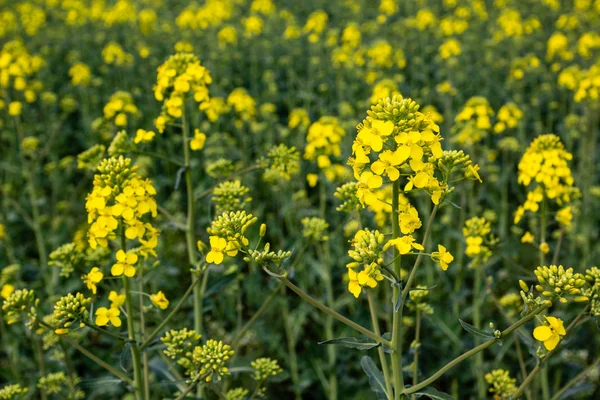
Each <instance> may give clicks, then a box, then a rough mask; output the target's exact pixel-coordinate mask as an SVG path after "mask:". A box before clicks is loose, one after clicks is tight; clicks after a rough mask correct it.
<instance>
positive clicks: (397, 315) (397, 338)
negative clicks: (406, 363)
mask: <svg viewBox="0 0 600 400" xmlns="http://www.w3.org/2000/svg"><path fill="white" fill-rule="evenodd" d="M399 195H400V183H399V182H398V181H395V182H394V184H393V185H392V239H396V238H398V237H400V221H399V213H398V207H399V204H398V200H399V199H398V196H399ZM418 257H420V256H418ZM418 259H419V258H417V260H418ZM400 268H401V259H400V253H399V251H398V249H397V248H396V247H394V273H395V274H396V276H400ZM409 279H410V278H409ZM413 279H414V277H413ZM393 296H394V298H393V303H394V310H395V311H394V314H393V319H392V347H391V348H392V350H393V353H392V373H393V375H394V399H395V400H399V399H400V393H402V391H403V390H404V376H403V373H402V326H401V325H402V308H403V307H402V304H398V301H401V300H400V286H398V285H394V286H393Z"/></svg>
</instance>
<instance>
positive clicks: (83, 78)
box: [69, 62, 92, 87]
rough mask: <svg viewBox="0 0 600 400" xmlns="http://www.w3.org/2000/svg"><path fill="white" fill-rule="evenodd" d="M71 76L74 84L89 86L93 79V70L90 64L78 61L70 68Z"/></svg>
mask: <svg viewBox="0 0 600 400" xmlns="http://www.w3.org/2000/svg"><path fill="white" fill-rule="evenodd" d="M69 76H70V77H71V83H72V84H73V86H83V87H85V86H88V85H89V84H90V81H91V79H92V71H91V69H90V67H89V65H87V64H85V63H82V62H78V63H75V64H73V65H72V66H71V68H69Z"/></svg>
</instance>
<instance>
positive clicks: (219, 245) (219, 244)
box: [206, 236, 227, 264]
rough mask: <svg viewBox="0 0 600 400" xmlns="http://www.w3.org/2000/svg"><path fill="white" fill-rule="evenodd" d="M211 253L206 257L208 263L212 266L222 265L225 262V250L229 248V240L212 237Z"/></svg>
mask: <svg viewBox="0 0 600 400" xmlns="http://www.w3.org/2000/svg"><path fill="white" fill-rule="evenodd" d="M209 240H210V252H209V253H208V254H207V255H206V262H207V263H212V264H221V263H222V262H223V258H224V255H223V253H224V252H225V249H226V248H227V240H225V239H224V238H222V237H218V236H211V237H210V238H209Z"/></svg>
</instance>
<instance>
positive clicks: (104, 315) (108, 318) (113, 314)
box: [96, 307, 121, 328]
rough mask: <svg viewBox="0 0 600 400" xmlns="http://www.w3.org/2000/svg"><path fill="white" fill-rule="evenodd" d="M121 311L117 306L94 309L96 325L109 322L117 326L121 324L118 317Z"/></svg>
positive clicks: (103, 324) (104, 324)
mask: <svg viewBox="0 0 600 400" xmlns="http://www.w3.org/2000/svg"><path fill="white" fill-rule="evenodd" d="M119 315H121V311H119V309H118V308H115V307H111V308H106V307H100V308H99V309H97V310H96V325H98V326H106V325H108V323H109V322H110V323H111V324H113V325H114V326H116V327H117V328H118V327H120V326H121V319H120V318H119Z"/></svg>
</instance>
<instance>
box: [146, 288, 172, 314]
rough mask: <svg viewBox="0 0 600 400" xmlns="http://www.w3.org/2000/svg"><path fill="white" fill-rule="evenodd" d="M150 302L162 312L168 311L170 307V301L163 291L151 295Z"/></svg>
mask: <svg viewBox="0 0 600 400" xmlns="http://www.w3.org/2000/svg"><path fill="white" fill-rule="evenodd" d="M150 301H151V302H152V304H154V305H155V306H156V307H158V308H160V309H161V310H166V309H167V307H169V300H168V299H167V296H165V294H164V293H163V291H162V290H159V291H158V292H157V293H154V294H151V295H150Z"/></svg>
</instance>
